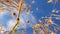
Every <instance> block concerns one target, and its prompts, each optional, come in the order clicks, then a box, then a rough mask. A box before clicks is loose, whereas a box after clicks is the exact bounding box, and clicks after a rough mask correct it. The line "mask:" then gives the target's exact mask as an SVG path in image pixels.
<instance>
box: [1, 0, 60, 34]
mask: <svg viewBox="0 0 60 34" xmlns="http://www.w3.org/2000/svg"><path fill="white" fill-rule="evenodd" d="M24 1H25V2H26V4H27V5H29V4H30V3H32V0H24ZM54 1H55V0H53V1H52V2H48V0H34V1H33V4H32V6H31V7H30V12H31V14H26V12H24V11H23V12H22V13H21V15H20V18H21V23H20V24H21V25H20V27H19V28H18V31H19V30H20V29H24V28H25V29H26V30H25V31H26V34H33V29H32V28H31V26H32V25H35V24H36V23H37V22H38V21H39V20H44V19H42V17H45V16H48V17H50V16H51V15H52V14H57V15H59V16H56V17H59V18H60V2H56V4H54ZM55 9H57V10H58V13H55V12H52V11H53V10H55ZM11 11H13V12H16V9H13V10H11ZM3 13H4V14H3ZM16 13H17V12H16ZM56 17H55V16H53V17H52V20H53V21H54V22H55V23H56V24H57V25H58V26H60V19H59V20H56V19H55V18H56ZM15 18H16V16H15V17H12V16H11V12H7V10H4V12H0V25H1V24H3V27H4V28H5V30H9V29H8V28H10V29H11V28H12V27H13V26H14V24H15V23H13V22H14V21H15ZM28 19H29V20H30V23H29V24H27V23H26V20H28ZM11 23H12V26H10V25H11ZM56 34H60V32H59V31H58V32H57V33H56Z"/></svg>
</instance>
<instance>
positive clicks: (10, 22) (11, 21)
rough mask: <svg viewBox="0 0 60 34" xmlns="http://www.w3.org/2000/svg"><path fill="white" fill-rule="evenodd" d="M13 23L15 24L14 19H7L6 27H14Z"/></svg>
mask: <svg viewBox="0 0 60 34" xmlns="http://www.w3.org/2000/svg"><path fill="white" fill-rule="evenodd" d="M14 25H15V20H13V19H11V20H9V21H8V23H7V29H8V30H11V29H12V28H13V27H14Z"/></svg>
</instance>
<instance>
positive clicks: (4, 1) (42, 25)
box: [0, 0, 60, 34]
mask: <svg viewBox="0 0 60 34" xmlns="http://www.w3.org/2000/svg"><path fill="white" fill-rule="evenodd" d="M55 1H56V2H59V1H60V0H55ZM50 2H53V0H48V3H50ZM33 3H34V0H32V3H31V4H29V5H26V3H25V2H24V1H23V0H0V11H3V10H8V11H9V12H10V10H11V8H15V9H16V10H17V12H18V15H17V17H16V24H15V26H14V27H13V28H12V30H11V31H5V32H4V34H7V33H8V32H9V33H8V34H15V32H16V31H17V28H18V24H19V20H20V18H19V16H20V14H21V13H22V11H24V10H25V11H26V13H27V14H31V12H30V11H29V8H30V7H31V5H32V4H33ZM2 5H4V6H2ZM5 6H6V7H5ZM27 6H28V7H27ZM8 7H11V8H9V9H8ZM37 10H38V8H37ZM52 12H53V13H57V14H51V15H50V16H45V17H41V19H40V20H39V22H38V23H37V24H35V25H32V26H31V28H32V29H33V34H37V33H39V34H56V32H58V31H60V29H59V28H60V26H59V25H57V24H56V23H55V22H54V21H53V19H52V18H55V19H56V20H60V15H58V13H59V12H60V10H57V9H53V10H52ZM11 16H16V13H14V12H13V13H11ZM26 23H30V21H29V20H26ZM52 25H55V26H52ZM51 26H52V27H53V28H52V29H54V30H51ZM1 31H2V26H0V32H1ZM18 34H26V33H25V31H24V30H21V32H19V33H18Z"/></svg>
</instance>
